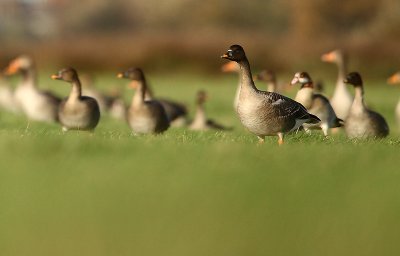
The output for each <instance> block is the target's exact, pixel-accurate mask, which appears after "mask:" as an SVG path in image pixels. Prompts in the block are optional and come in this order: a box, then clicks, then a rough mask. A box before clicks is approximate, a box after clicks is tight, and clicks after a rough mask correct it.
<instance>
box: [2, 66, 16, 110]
mask: <svg viewBox="0 0 400 256" xmlns="http://www.w3.org/2000/svg"><path fill="white" fill-rule="evenodd" d="M0 109H3V110H5V111H8V112H11V113H18V112H20V109H19V108H18V105H17V103H16V102H15V98H14V90H13V89H12V88H11V86H10V84H9V83H8V81H7V80H6V79H5V78H4V77H3V75H2V74H1V73H0Z"/></svg>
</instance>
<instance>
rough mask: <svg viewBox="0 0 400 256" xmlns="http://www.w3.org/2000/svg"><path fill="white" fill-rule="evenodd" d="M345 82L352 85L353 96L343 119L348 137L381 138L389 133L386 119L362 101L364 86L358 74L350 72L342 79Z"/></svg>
mask: <svg viewBox="0 0 400 256" xmlns="http://www.w3.org/2000/svg"><path fill="white" fill-rule="evenodd" d="M344 82H345V83H346V84H351V85H353V87H354V91H355V96H354V101H353V104H352V105H351V108H350V112H349V115H348V117H347V119H346V121H345V126H344V128H345V131H346V134H347V136H348V137H349V138H351V139H353V138H382V137H386V136H387V135H388V134H389V126H388V124H387V123H386V120H385V119H384V118H383V116H381V115H380V114H378V113H377V112H374V111H372V110H369V109H368V108H367V107H366V106H365V103H364V87H363V81H362V79H361V76H360V74H358V73H357V72H353V73H350V74H348V75H347V76H346V78H345V79H344Z"/></svg>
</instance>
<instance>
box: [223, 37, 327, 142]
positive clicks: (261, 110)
mask: <svg viewBox="0 0 400 256" xmlns="http://www.w3.org/2000/svg"><path fill="white" fill-rule="evenodd" d="M222 58H225V59H228V60H232V61H235V62H237V63H238V64H239V66H240V81H241V83H240V93H239V103H238V115H239V118H240V121H241V122H242V124H243V125H244V127H246V128H247V129H248V130H249V131H250V132H251V133H253V134H255V135H257V136H258V137H259V139H260V142H263V141H264V137H265V136H278V137H279V140H278V143H279V144H282V143H283V134H285V133H288V132H291V131H294V130H296V129H298V128H299V127H300V126H301V125H302V124H303V123H317V122H319V121H320V119H319V118H318V117H316V116H314V115H312V114H309V113H308V112H307V110H306V109H305V107H304V106H303V105H301V104H300V103H298V102H296V101H294V100H292V99H290V98H288V97H285V96H283V95H280V94H278V93H273V92H265V91H260V90H258V89H257V88H256V86H255V85H254V82H253V77H252V75H251V70H250V64H249V61H248V60H247V57H246V54H245V52H244V50H243V48H242V47H241V46H240V45H232V46H231V47H230V48H229V50H228V51H227V52H226V53H225V54H224V55H222Z"/></svg>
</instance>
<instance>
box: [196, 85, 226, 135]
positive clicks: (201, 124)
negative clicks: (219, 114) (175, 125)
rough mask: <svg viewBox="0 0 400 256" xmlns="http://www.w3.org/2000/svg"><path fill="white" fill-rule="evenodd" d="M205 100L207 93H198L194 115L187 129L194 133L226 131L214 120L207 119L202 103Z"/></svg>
mask: <svg viewBox="0 0 400 256" xmlns="http://www.w3.org/2000/svg"><path fill="white" fill-rule="evenodd" d="M206 100H207V93H206V92H205V91H199V92H198V93H197V96H196V115H195V117H194V119H193V121H192V123H191V124H190V126H189V129H191V130H195V131H206V130H227V128H225V127H224V126H222V125H220V124H218V123H216V122H215V121H214V120H211V119H208V118H207V116H206V112H205V109H204V103H205V102H206Z"/></svg>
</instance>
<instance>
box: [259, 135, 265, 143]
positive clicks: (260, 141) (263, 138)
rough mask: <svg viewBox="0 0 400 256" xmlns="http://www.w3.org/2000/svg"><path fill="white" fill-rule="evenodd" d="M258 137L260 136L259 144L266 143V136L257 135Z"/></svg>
mask: <svg viewBox="0 0 400 256" xmlns="http://www.w3.org/2000/svg"><path fill="white" fill-rule="evenodd" d="M257 137H258V144H259V145H261V144H264V142H265V137H264V136H257Z"/></svg>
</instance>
